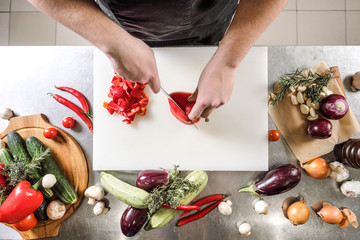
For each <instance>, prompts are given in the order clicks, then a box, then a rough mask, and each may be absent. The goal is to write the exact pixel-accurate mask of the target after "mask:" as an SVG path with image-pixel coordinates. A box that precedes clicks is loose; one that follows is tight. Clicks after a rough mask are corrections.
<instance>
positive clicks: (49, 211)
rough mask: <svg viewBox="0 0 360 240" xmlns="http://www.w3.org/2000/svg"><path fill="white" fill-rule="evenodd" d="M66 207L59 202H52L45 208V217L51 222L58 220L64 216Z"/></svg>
mask: <svg viewBox="0 0 360 240" xmlns="http://www.w3.org/2000/svg"><path fill="white" fill-rule="evenodd" d="M65 212H66V207H65V204H64V203H63V202H61V201H60V200H54V201H52V202H50V203H49V205H48V206H47V208H46V215H47V216H48V217H49V218H50V219H51V220H58V219H60V218H62V217H63V216H64V215H65Z"/></svg>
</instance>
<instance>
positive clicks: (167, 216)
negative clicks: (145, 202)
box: [145, 170, 208, 231]
mask: <svg viewBox="0 0 360 240" xmlns="http://www.w3.org/2000/svg"><path fill="white" fill-rule="evenodd" d="M185 179H187V180H189V181H190V182H192V183H194V184H200V186H199V188H198V190H197V191H196V192H192V193H189V194H188V195H187V196H186V197H185V198H183V199H180V203H181V204H189V203H190V202H191V201H192V200H193V199H194V198H195V197H196V196H197V195H198V194H199V193H200V192H201V191H202V190H203V189H204V188H205V186H206V184H207V182H208V176H207V174H206V173H205V172H204V171H201V170H196V171H193V172H191V173H190V174H189V175H187V176H186V177H185ZM178 213H179V211H178V210H174V209H166V208H160V209H159V210H158V211H156V212H155V213H154V214H153V215H152V216H151V218H150V220H149V221H148V222H147V224H146V225H145V230H146V231H149V230H151V229H154V228H161V227H162V226H164V225H165V224H166V223H168V222H169V221H170V220H171V219H173V218H174V217H175V216H176V215H177V214H178Z"/></svg>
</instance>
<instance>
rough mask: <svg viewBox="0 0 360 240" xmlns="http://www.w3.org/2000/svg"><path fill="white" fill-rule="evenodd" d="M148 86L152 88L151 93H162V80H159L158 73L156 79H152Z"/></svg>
mask: <svg viewBox="0 0 360 240" xmlns="http://www.w3.org/2000/svg"><path fill="white" fill-rule="evenodd" d="M148 84H149V86H150V88H151V91H153V93H158V92H160V85H161V84H160V78H159V74H158V72H157V71H156V74H155V76H154V77H152V78H150V80H149V81H148Z"/></svg>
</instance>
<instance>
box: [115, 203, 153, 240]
mask: <svg viewBox="0 0 360 240" xmlns="http://www.w3.org/2000/svg"><path fill="white" fill-rule="evenodd" d="M147 211H148V209H147V208H145V209H137V208H134V207H131V206H129V207H128V208H127V209H126V210H125V211H124V213H123V215H122V217H121V221H120V226H121V231H122V233H123V234H124V235H125V236H127V237H132V236H134V235H135V234H137V233H138V232H139V231H140V229H141V228H142V226H144V224H145V222H146V219H147Z"/></svg>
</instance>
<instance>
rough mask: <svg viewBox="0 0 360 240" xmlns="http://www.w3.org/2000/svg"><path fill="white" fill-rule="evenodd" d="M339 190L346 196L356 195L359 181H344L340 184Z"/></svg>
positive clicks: (359, 184)
mask: <svg viewBox="0 0 360 240" xmlns="http://www.w3.org/2000/svg"><path fill="white" fill-rule="evenodd" d="M340 190H341V192H342V194H344V195H345V196H347V197H357V195H359V194H360V182H359V181H346V182H344V183H343V184H341V187H340Z"/></svg>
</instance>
